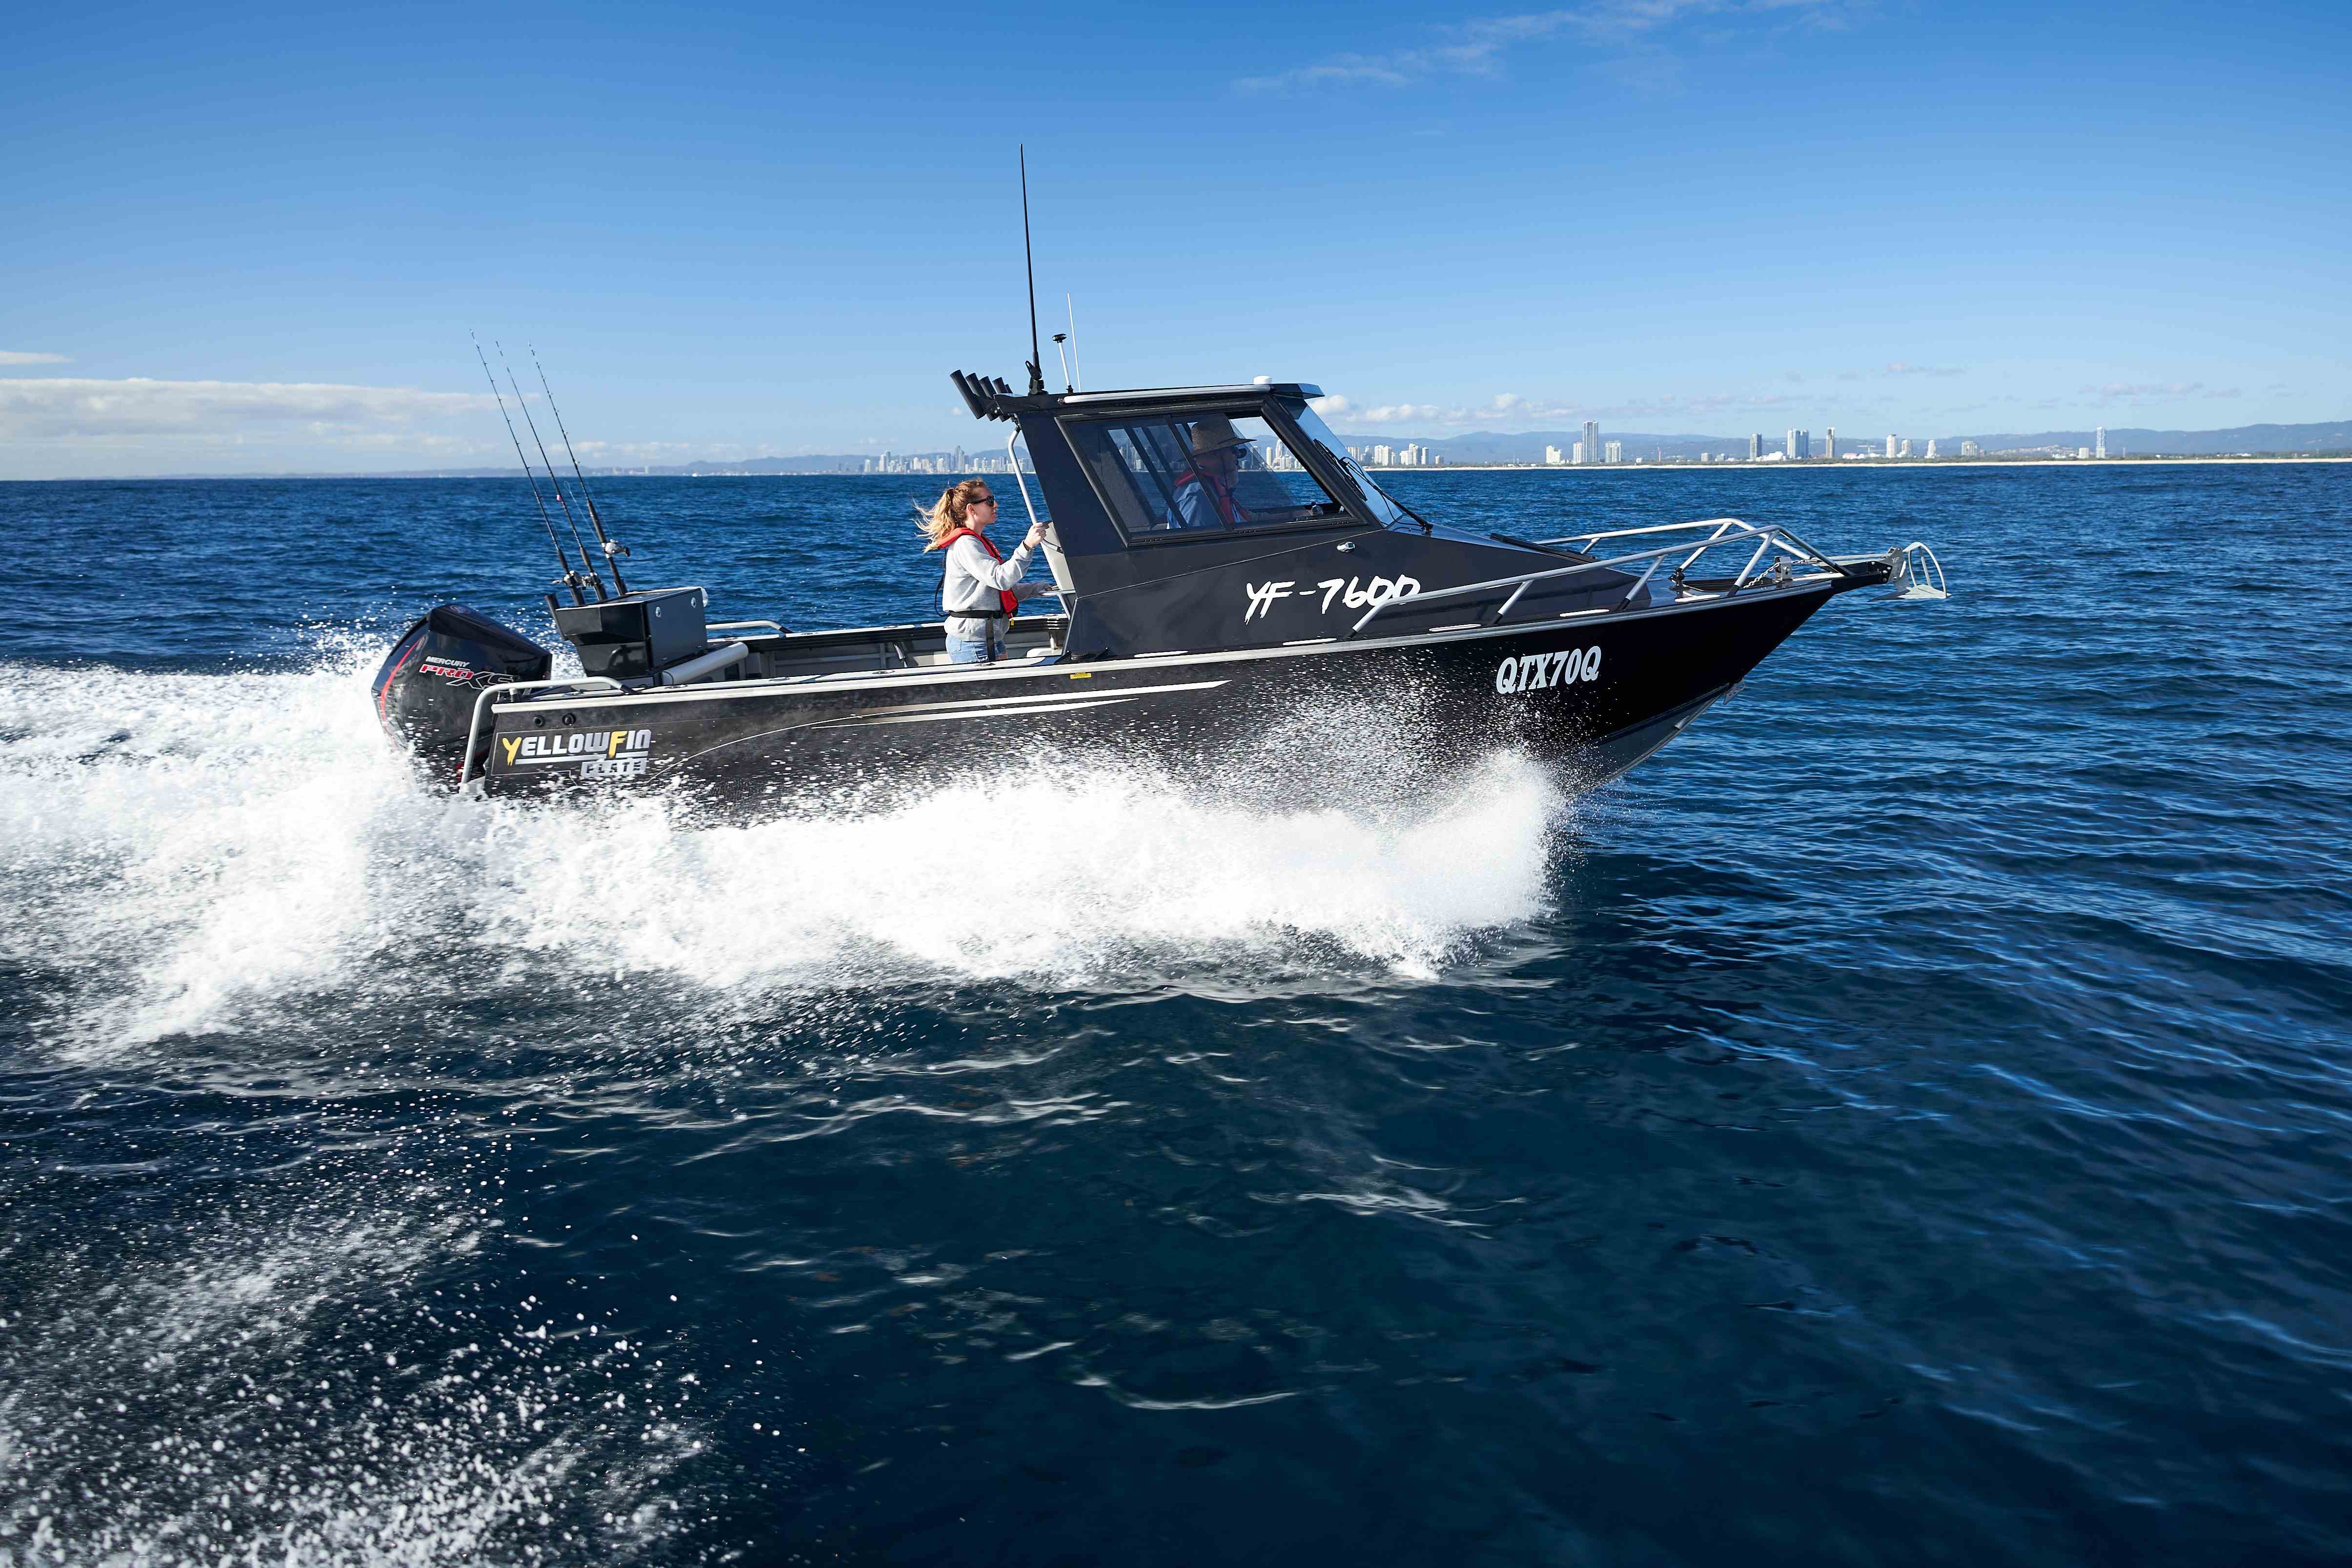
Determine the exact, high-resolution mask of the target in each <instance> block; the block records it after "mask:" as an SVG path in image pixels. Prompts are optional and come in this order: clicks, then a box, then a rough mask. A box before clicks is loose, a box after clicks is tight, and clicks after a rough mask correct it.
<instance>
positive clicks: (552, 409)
mask: <svg viewBox="0 0 2352 1568" xmlns="http://www.w3.org/2000/svg"><path fill="white" fill-rule="evenodd" d="M524 346H525V347H526V348H529V349H530V367H531V369H533V370H535V371H538V372H539V390H540V391H541V392H545V393H546V394H547V412H548V413H551V414H553V415H554V416H555V433H556V434H558V435H561V436H562V437H563V455H565V456H566V457H569V458H570V459H572V477H573V478H574V479H577V480H579V481H580V498H581V500H583V502H585V503H587V507H588V526H589V527H590V528H594V529H595V530H596V542H597V543H598V544H600V545H602V546H604V564H605V565H606V566H609V567H611V568H612V569H613V586H614V588H617V589H619V590H620V591H622V592H623V593H626V592H628V591H629V585H628V584H627V583H625V582H624V581H622V580H621V557H623V556H625V555H626V554H628V553H629V547H628V546H626V545H616V544H614V542H613V541H612V539H611V538H608V537H606V535H605V533H604V518H603V517H599V516H597V515H596V497H593V496H592V495H590V494H589V493H588V476H587V475H585V474H583V473H582V472H580V455H579V454H578V453H576V452H574V451H572V433H571V432H570V431H568V430H566V429H564V428H563V411H562V409H560V408H558V407H556V406H555V389H554V388H553V387H551V386H549V385H548V384H547V367H546V366H545V365H542V364H541V363H540V362H539V350H538V348H537V347H536V346H535V345H531V344H525V345H524ZM658 553H659V552H658V551H656V554H658Z"/></svg>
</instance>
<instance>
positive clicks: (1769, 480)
mask: <svg viewBox="0 0 2352 1568" xmlns="http://www.w3.org/2000/svg"><path fill="white" fill-rule="evenodd" d="M933 483H936V482H933ZM1395 483H1396V487H1397V488H1398V490H1399V492H1400V493H1401V494H1402V495H1404V496H1405V497H1406V498H1407V499H1408V500H1410V501H1412V503H1413V504H1415V505H1416V506H1418V507H1421V508H1422V509H1423V510H1425V511H1427V512H1428V513H1429V514H1430V515H1432V516H1433V517H1439V518H1443V519H1447V520H1454V521H1460V522H1463V523H1465V524H1470V525H1484V526H1486V527H1490V528H1493V527H1500V528H1507V529H1509V530H1511V531H1514V532H1521V533H1528V534H1535V533H1538V532H1540V531H1546V530H1552V531H1563V532H1564V531H1566V530H1567V529H1569V528H1572V527H1591V526H1596V525H1601V524H1620V525H1634V524H1640V523H1647V522H1654V521H1664V520H1671V519H1674V518H1677V517H1697V516H1709V515H1717V514H1724V513H1730V514H1735V515H1739V516H1744V517H1750V518H1754V519H1757V520H1770V521H1780V522H1785V523H1788V524H1790V525H1791V526H1793V527H1795V528H1798V529H1800V530H1801V531H1802V532H1803V533H1805V534H1806V535H1807V536H1808V537H1809V538H1812V539H1814V541H1815V542H1817V543H1820V544H1822V545H1825V546H1833V547H1836V548H1839V549H1848V550H1864V549H1872V550H1875V549H1885V548H1886V547H1888V546H1890V545H1896V544H1901V543H1905V542H1906V541H1908V540H1911V539H1915V538H1916V539H1925V540H1927V541H1928V542H1929V543H1931V544H1932V545H1933V546H1934V547H1935V548H1936V549H1937V552H1938V553H1939V554H1940V556H1941V557H1942V559H1943V561H1944V563H1945V566H1946V567H1947V569H1948V571H1949V573H1950V579H1951V583H1952V588H1953V598H1952V599H1951V601H1949V602H1948V603H1940V604H1937V603H1927V604H1918V603H1893V602H1889V601H1887V600H1886V598H1885V595H1884V594H1883V593H1882V594H1875V595H1864V594H1854V595H1849V596H1847V597H1846V598H1844V599H1842V600H1840V601H1837V602H1836V603H1834V604H1832V606H1830V607H1829V608H1828V609H1827V610H1825V611H1824V612H1822V614H1821V615H1820V616H1818V617H1817V618H1816V619H1815V620H1814V621H1813V622H1812V623H1811V625H1810V626H1808V627H1807V628H1806V629H1805V630H1804V631H1802V632H1800V633H1799V634H1798V635H1797V637H1796V638H1795V639H1794V640H1793V641H1791V642H1790V643H1789V644H1788V645H1787V646H1785V647H1784V648H1783V649H1781V650H1780V652H1779V653H1776V654H1775V655H1774V656H1773V657H1772V658H1770V659H1769V660H1768V661H1767V662H1766V663H1765V664H1764V665H1763V666H1762V667H1761V668H1760V669H1759V671H1758V672H1757V674H1755V676H1754V677H1753V678H1751V679H1750V680H1749V682H1748V685H1747V687H1746V689H1745V690H1744V691H1743V692H1742V693H1741V694H1740V695H1738V697H1737V698H1735V699H1734V700H1732V701H1731V702H1729V703H1727V704H1726V705H1724V706H1720V707H1718V708H1717V709H1716V710H1715V711H1713V712H1711V713H1709V714H1708V715H1707V716H1706V717H1705V718H1704V719H1703V720H1702V721H1701V722H1700V723H1699V724H1697V725H1696V726H1694V727H1692V728H1691V730H1690V731H1689V732H1687V733H1686V734H1685V736H1684V737H1682V738H1680V739H1679V740H1677V741H1676V742H1675V744H1674V745H1673V746H1671V747H1668V748H1667V749H1666V750H1665V751H1664V752H1663V753H1661V754H1660V755H1659V756H1658V757H1656V758H1654V759H1652V760H1651V761H1649V762H1648V763H1646V764H1644V765H1643V767H1641V768H1638V769H1636V770H1635V771H1634V772H1633V774H1632V775H1631V776H1629V777H1628V778H1627V779H1624V780H1622V781H1621V782H1619V783H1617V784H1614V785H1612V786H1610V787H1608V788H1605V789H1601V790H1598V791H1594V792H1590V793H1586V794H1583V795H1576V794H1572V793H1570V792H1569V791H1568V790H1567V789H1565V788H1564V787H1563V786H1562V784H1561V783H1560V782H1559V780H1557V779H1552V778H1550V777H1549V776H1547V774H1546V773H1545V772H1544V771H1543V770H1541V769H1540V768H1537V767H1534V766H1532V765H1530V764H1529V763H1528V761H1526V760H1525V759H1524V758H1515V757H1513V756H1510V755H1508V754H1501V753H1498V754H1496V755H1495V756H1492V757H1491V758H1487V759H1486V760H1485V761H1484V762H1483V763H1481V764H1479V765H1477V766H1475V767H1473V768H1467V769H1465V770H1464V771H1462V772H1461V773H1460V774H1459V775H1458V776H1454V777H1450V778H1448V779H1443V780H1441V781H1439V782H1438V783H1436V784H1433V785H1428V786H1425V787H1421V788H1416V789H1412V790H1403V791H1401V790H1398V789H1393V788H1390V787H1388V786H1387V784H1386V782H1385V780H1387V779H1390V778H1391V777H1392V776H1393V775H1394V774H1395V773H1396V772H1397V771H1398V770H1400V769H1401V768H1403V767H1404V765H1405V764H1407V763H1408V762H1409V761H1410V759H1411V750H1412V736H1411V735H1410V734H1409V733H1396V732H1392V731H1391V732H1382V731H1381V729H1380V727H1378V726H1372V725H1365V724H1363V723H1361V722H1360V720H1359V721H1358V722H1355V723H1353V724H1348V725H1335V726H1333V727H1331V728H1330V739H1329V746H1330V756H1329V758H1328V768H1325V769H1324V770H1323V771H1322V773H1321V775H1320V778H1319V780H1318V783H1317V784H1316V785H1314V786H1313V787H1311V788H1307V787H1302V789H1301V791H1300V792H1299V795H1298V798H1297V799H1296V800H1291V801H1289V802H1288V803H1287V804H1286V806H1284V807H1282V808H1280V809H1266V808H1264V807H1259V808H1255V809H1244V808H1242V807H1237V806H1235V805H1234V804H1232V803H1231V800H1230V798H1229V797H1228V796H1226V795H1223V794H1220V793H1218V792H1215V791H1205V790H1202V789H1196V788H1194V784H1195V782H1196V781H1192V780H1186V779H1171V778H1168V777H1164V776H1160V775H1155V774H1153V773H1151V772H1150V771H1148V770H1143V769H1139V768H1130V767H1127V766H1125V765H1123V764H1121V763H1120V762H1119V760H1118V759H1117V758H1103V759H1102V761H1101V764H1100V766H1099V767H1091V768H1077V767H1072V768H1066V769H1056V770H1045V769H1039V768H1020V767H1005V768H992V767H991V766H990V765H989V764H987V763H986V761H985V760H984V759H975V761H974V764H973V766H972V768H971V769H970V771H969V772H968V773H967V774H965V775H964V776H962V777H961V778H958V779H954V780H951V781H947V782H943V783H937V784H932V785H929V786H926V787H923V788H914V787H909V788H908V789H907V790H906V791H905V792H904V794H903V796H902V797H901V798H898V799H897V800H890V799H888V798H887V797H885V798H883V799H881V800H877V801H875V802H871V803H869V804H868V806H867V807H866V808H865V809H864V810H861V811H860V812H859V813H858V814H856V815H854V816H844V815H838V814H828V813H825V812H806V813H801V814H798V815H793V816H788V817H782V818H779V819H776V820H772V821H760V822H754V823H750V824H743V823H736V824H732V825H717V826H714V825H709V824H708V823H702V822H697V821H690V820H688V819H686V818H684V817H681V816H678V815H677V814H675V813H674V812H673V811H672V810H670V809H669V808H667V806H666V805H665V804H664V803H662V802H661V801H659V800H635V801H612V802H606V803H604V804H603V805H601V806H596V807H583V808H573V809H566V808H551V807H549V806H545V805H518V804H512V803H498V804H484V803H479V802H473V801H459V800H450V799H447V798H444V797H440V796H436V795H431V794H426V793H423V792H420V791H419V789H417V788H416V787H415V784H414V783H413V782H412V779H411V776H410V774H409V773H408V772H407V771H406V770H405V769H404V768H403V767H402V766H401V765H400V763H399V762H398V761H397V760H396V759H395V758H394V757H393V755H392V754H391V753H390V752H389V751H388V749H387V748H386V746H385V744H384V743H383V741H382V739H381V737H379V735H378V733H377V731H376V730H375V728H374V726H373V718H372V716H371V715H370V713H369V711H368V705H367V702H366V697H365V688H366V682H367V679H368V676H369V674H371V673H372V671H373V667H374V665H375V664H376V661H377V660H378V658H379V657H380V656H381V654H382V653H383V650H384V648H385V647H386V646H387V645H388V644H389V643H390V642H391V640H392V639H393V638H394V636H395V635H396V634H397V633H398V632H399V631H400V630H401V628H402V627H403V626H404V624H405V623H406V622H408V621H409V620H410V619H411V618H413V617H414V616H415V614H417V613H418V612H421V611H422V610H424V609H425V607H426V606H428V605H429V604H431V603H434V602H436V601H444V600H457V601H466V602H470V603H472V604H475V605H478V606H479V607H481V608H482V609H484V610H487V611H489V612H493V613H497V614H499V615H502V616H504V617H507V618H509V620H510V621H511V622H513V623H514V624H516V625H518V626H520V627H522V628H524V629H526V630H529V631H530V632H533V633H534V634H540V635H542V636H544V635H545V633H546V630H547V628H546V617H545V614H544V612H543V611H542V610H541V609H539V608H538V595H539V594H540V593H541V591H543V588H544V586H545V584H544V579H545V578H546V577H547V575H548V570H547V567H546V560H547V547H546V542H545V539H544V538H543V537H541V536H540V534H539V527H540V525H539V520H538V517H537V516H536V514H535V513H533V512H532V511H531V509H530V499H529V497H528V494H527V493H526V492H524V491H523V490H522V486H521V485H520V481H519V480H518V481H512V482H504V481H500V482H493V481H453V482H439V481H435V482H421V481H419V482H382V483H378V482H357V481H355V482H341V481H313V482H288V483H274V482H211V483H193V484H180V483H163V482H157V483H136V484H38V485H33V484H10V485H0V538H5V546H6V557H5V559H6V565H7V572H8V577H9V580H10V584H11V587H12V589H13V591H12V592H11V593H10V594H9V595H8V600H9V611H8V613H7V614H6V615H5V617H0V894H5V908H6V912H7V917H6V919H5V923H0V1564H6V1565H8V1568H21V1565H24V1564H31V1563H39V1564H44V1565H47V1564H52V1563H55V1564H73V1565H76V1568H79V1565H85V1564H134V1563H135V1564H158V1565H160V1564H182V1563H185V1564H205V1565H206V1568H212V1565H216V1564H224V1563H234V1564H269V1565H272V1568H277V1565H281V1564H291V1565H307V1564H324V1563H354V1564H360V1563H364V1564H379V1563H381V1564H402V1565H412V1564H415V1565H421V1564H440V1563H499V1564H505V1563H515V1564H549V1565H556V1564H565V1565H568V1564H581V1565H590V1564H596V1565H602V1564H611V1563H665V1564H666V1563H745V1564H765V1563H997V1564H1028V1563H1038V1564H1063V1563H1118V1564H1126V1565H1133V1564H1163V1563H1164V1564H1201V1563H1218V1564H1252V1563H1266V1564H1286V1565H1294V1564H1299V1563H1401V1564H1402V1563H1413V1564H1419V1563H1595V1564H1599V1563H1607V1564H1628V1563H1632V1564H1646V1563H1662V1564H1663V1563H1726V1564H1729V1563H1738V1564H1742V1565H1751V1564H1756V1563H1803V1564H1809V1565H1811V1564H1823V1563H1953V1564H1970V1565H1976V1564H1983V1563H2051V1564H2080V1563H2134V1564H2147V1563H2184V1564H2186V1563H2199V1564H2206V1563H2255V1562H2260V1563H2265V1564H2273V1563H2342V1562H2344V1561H2345V1560H2347V1557H2352V1162H2347V1135H2352V739H2347V725H2352V675H2347V646H2352V576H2347V571H2346V561H2347V553H2352V552H2347V545H2352V469H2347V468H2344V467H2319V466H2292V465H2279V466H2268V465H2265V466H2252V465H2249V466H2237V467H2219V466H2215V467H2166V468H2163V469H2160V470H2155V469H2134V468H2115V467H2101V468H2090V467H2085V468H2083V469H2068V468H2036V469H2030V470H2022V471H2018V470H2000V469H1983V468H1977V469H1961V468H1956V469H1942V470H1937V471H1932V472H1918V471H1911V472H1905V471H1890V470H1871V471H1865V472H1860V473H1853V472H1839V471H1835V470H1830V471H1814V470H1805V471H1797V472H1789V473H1776V472H1769V471H1763V472H1747V473H1743V472H1738V471H1736V470H1734V471H1727V472H1724V473H1720V474H1711V473H1705V472H1697V471H1688V470H1685V471H1679V472H1659V473H1641V472H1627V473H1608V474H1594V473H1567V474H1560V473H1554V474H1541V473H1538V474H1457V475H1443V474H1422V475H1400V476H1397V477H1396V481H1395ZM923 485H924V482H923V481H921V480H917V479H911V478H871V479H834V478H763V479H709V480H652V479H637V480H612V481H607V482H604V483H603V484H602V485H601V486H600V489H599V494H600V498H601V499H602V500H603V501H604V505H605V507H606V509H607V511H608V513H610V514H612V515H614V516H616V517H618V518H620V519H621V520H622V522H623V527H622V529H621V531H622V533H623V534H624V536H625V538H628V539H630V540H631V541H633V542H634V543H635V544H636V545H637V546H639V547H640V548H641V553H640V554H639V556H638V557H637V560H636V566H637V568H638V570H639V572H640V576H641V578H642V579H643V580H646V581H648V582H661V581H671V582H683V581H693V582H703V583H707V584H709V586H710V588H711V590H712V592H713V595H714V601H715V602H714V606H713V614H714V616H717V617H721V618H729V619H734V618H748V617H755V616H756V617H772V618H778V619H782V620H783V621H786V622H791V623H793V624H794V625H801V626H817V625H824V624H827V623H845V622H875V621H883V620H901V619H913V618H918V617H919V616H921V615H923V614H924V613H926V612H927V610H929V607H931V606H935V605H936V602H937V601H936V597H935V594H936V582H937V565H936V560H935V559H932V560H926V559H924V558H923V557H922V556H920V555H919V552H918V551H917V549H915V548H914V546H915V539H914V535H913V531H912V524H911V518H910V516H909V513H908V501H909V500H911V499H913V498H915V497H918V496H919V495H920V494H922V489H923ZM1017 505H1018V504H1017V501H1016V502H1015V503H1014V506H1013V507H1012V508H1009V512H1010V514H1011V516H1013V517H1017V516H1018V510H1017ZM1008 520H1009V519H1008ZM981 845H992V846H994V847H995V849H996V852H999V853H1001V855H1002V858H1003V875H1002V879H1001V880H1002V884H1003V895H1002V897H1001V899H999V900H998V901H997V902H995V903H994V904H992V905H991V904H986V903H985V901H976V900H971V899H968V898H962V897H958V896H954V895H953V894H954V889H952V888H950V886H949V885H948V884H949V883H954V884H956V885H957V886H958V887H960V886H961V884H963V883H967V882H969V881H970V880H971V879H969V878H967V877H963V876H953V877H943V876H942V874H941V873H940V864H941V862H942V860H943V859H944V858H945V857H947V856H948V855H950V854H952V853H956V852H961V850H963V849H966V848H970V847H973V846H981Z"/></svg>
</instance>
